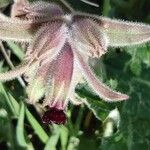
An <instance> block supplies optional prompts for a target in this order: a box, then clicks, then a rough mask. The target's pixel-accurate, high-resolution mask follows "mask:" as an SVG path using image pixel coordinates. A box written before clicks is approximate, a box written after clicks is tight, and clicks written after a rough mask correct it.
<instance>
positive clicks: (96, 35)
mask: <svg viewBox="0 0 150 150" xmlns="http://www.w3.org/2000/svg"><path fill="white" fill-rule="evenodd" d="M72 40H73V42H74V43H75V44H74V45H75V46H76V49H77V50H79V51H81V52H82V53H83V54H86V53H88V55H90V56H93V57H100V56H101V55H103V54H104V53H105V52H106V50H107V45H108V40H107V37H106V36H105V35H104V34H103V33H102V32H101V30H100V29H99V26H98V25H97V24H96V23H95V22H94V21H92V20H90V19H84V18H82V19H79V18H76V17H74V23H73V25H72Z"/></svg>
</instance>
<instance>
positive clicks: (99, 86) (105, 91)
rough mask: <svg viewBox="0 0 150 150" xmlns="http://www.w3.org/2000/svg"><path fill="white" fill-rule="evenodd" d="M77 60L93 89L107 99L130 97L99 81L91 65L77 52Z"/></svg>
mask: <svg viewBox="0 0 150 150" xmlns="http://www.w3.org/2000/svg"><path fill="white" fill-rule="evenodd" d="M76 55H77V61H78V63H79V67H80V69H81V70H82V73H83V76H84V77H85V79H86V80H87V82H88V83H89V85H90V86H91V87H92V88H93V90H94V91H95V92H96V93H97V94H98V95H99V96H100V97H101V98H103V99H104V100H105V101H109V102H110V101H121V100H126V99H128V98H129V96H128V95H125V94H121V93H119V92H115V91H112V90H111V89H110V88H109V87H107V86H106V85H104V84H103V83H101V82H100V81H98V79H97V78H96V77H95V75H94V74H93V73H92V71H91V69H90V67H89V66H88V65H87V64H86V62H85V61H84V59H83V57H82V56H81V55H80V54H79V53H78V52H77V53H76Z"/></svg>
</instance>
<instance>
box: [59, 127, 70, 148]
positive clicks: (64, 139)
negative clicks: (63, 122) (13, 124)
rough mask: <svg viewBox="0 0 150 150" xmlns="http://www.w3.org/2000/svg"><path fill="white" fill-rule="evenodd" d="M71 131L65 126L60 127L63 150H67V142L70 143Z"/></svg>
mask: <svg viewBox="0 0 150 150" xmlns="http://www.w3.org/2000/svg"><path fill="white" fill-rule="evenodd" d="M68 136H69V131H68V129H67V128H66V127H65V126H61V127H60V141H61V149H62V150H66V147H67V142H68Z"/></svg>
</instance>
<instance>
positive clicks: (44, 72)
mask: <svg viewBox="0 0 150 150" xmlns="http://www.w3.org/2000/svg"><path fill="white" fill-rule="evenodd" d="M39 4H40V5H39ZM17 5H18V6H17ZM16 6H17V7H16ZM13 8H15V10H14V9H12V17H13V19H9V18H6V17H4V16H3V15H1V16H0V27H1V29H0V38H1V39H4V40H13V41H18V42H21V41H24V42H28V43H29V47H28V49H27V52H26V56H25V58H24V62H23V64H22V65H21V66H19V67H18V68H17V69H16V70H13V71H10V72H7V73H1V74H0V80H9V79H13V78H15V77H17V76H18V75H21V74H24V77H25V79H26V81H27V82H28V87H27V94H28V102H29V103H32V104H36V103H37V102H38V101H39V100H40V99H42V98H43V106H44V107H46V106H48V107H49V108H50V110H49V111H47V112H46V114H45V115H44V117H43V120H44V122H48V123H51V122H54V123H65V119H66V117H65V115H64V113H63V112H64V110H65V109H66V108H67V105H68V102H69V101H71V102H72V103H74V104H79V103H81V102H82V100H79V99H77V97H76V96H75V87H76V85H77V84H78V83H79V82H80V81H81V80H83V79H84V80H86V81H87V83H88V84H89V86H90V87H91V88H92V89H93V91H94V92H95V93H96V94H97V95H99V96H100V97H101V98H102V99H103V100H105V101H108V102H113V101H121V100H126V99H128V98H129V97H128V96H127V95H126V94H121V93H119V92H116V91H113V90H111V89H110V88H109V87H107V86H106V85H104V84H103V83H102V82H101V81H100V80H98V79H97V77H96V76H95V74H94V73H93V71H92V70H91V68H90V66H89V65H88V58H89V57H101V56H102V55H103V54H105V53H106V52H107V47H108V46H113V47H120V46H128V45H135V44H140V43H144V42H147V41H149V40H150V32H149V31H150V27H149V26H148V25H144V24H136V23H130V22H123V21H117V20H114V21H113V20H111V19H108V18H103V17H98V16H91V15H88V14H83V13H75V14H63V11H62V9H61V8H60V7H59V6H57V5H55V4H48V5H47V3H43V2H38V3H35V4H32V5H29V4H28V3H27V1H26V0H25V4H24V3H21V4H18V3H17V4H15V5H14V6H13ZM16 8H19V9H16ZM44 8H46V10H47V11H46V12H45V11H44ZM10 23H11V25H12V26H13V27H14V31H13V29H12V28H11V27H10V26H11V25H10ZM5 25H7V29H6V26H5ZM20 25H22V27H20ZM16 28H17V32H16V33H15V29H16ZM6 30H7V31H9V32H6V34H5V33H4V31H6ZM10 32H11V33H13V34H10ZM15 35H17V36H15ZM52 110H53V111H52ZM54 116H55V117H54ZM50 117H51V118H50Z"/></svg>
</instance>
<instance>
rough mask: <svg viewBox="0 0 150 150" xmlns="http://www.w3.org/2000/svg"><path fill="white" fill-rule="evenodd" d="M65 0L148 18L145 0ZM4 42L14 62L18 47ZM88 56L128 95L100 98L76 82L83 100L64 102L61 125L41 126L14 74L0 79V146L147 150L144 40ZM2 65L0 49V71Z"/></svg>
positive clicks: (148, 62)
mask: <svg viewBox="0 0 150 150" xmlns="http://www.w3.org/2000/svg"><path fill="white" fill-rule="evenodd" d="M47 1H48V0H47ZM53 1H54V0H53ZM91 1H92V0H91ZM68 2H69V3H70V4H71V6H72V7H73V8H74V9H75V10H79V11H82V12H88V13H91V14H98V15H103V16H107V17H110V18H118V19H123V20H129V21H139V22H144V23H148V24H149V23H150V0H93V2H95V3H96V4H99V7H94V6H90V5H88V4H85V3H83V2H81V1H80V0H68ZM11 3H12V1H11V0H1V1H0V7H1V8H2V10H5V12H6V13H7V12H9V10H10V7H9V4H11ZM6 6H7V7H6ZM5 7H6V9H5ZM4 46H5V49H6V51H7V52H9V55H10V58H11V60H12V62H13V64H14V65H16V64H18V63H19V62H20V61H21V59H22V57H23V55H24V54H23V51H22V50H21V49H20V47H18V45H16V44H14V43H12V42H8V43H6V42H5V43H4ZM92 62H94V63H91V67H93V68H94V70H95V73H96V75H97V76H98V77H99V78H101V79H102V80H103V82H105V83H106V84H107V85H109V86H110V87H112V89H115V90H117V91H121V92H123V93H127V94H128V95H129V96H130V99H129V100H128V101H125V102H118V103H106V102H104V101H102V100H101V99H100V98H99V97H98V96H97V95H95V94H94V93H92V92H91V91H90V89H89V88H88V87H87V85H86V83H85V84H79V85H78V86H77V88H76V92H77V93H78V94H79V95H80V96H81V97H82V98H86V100H87V103H88V105H80V106H73V105H72V104H70V105H69V106H68V111H67V115H68V123H67V124H66V125H65V126H63V125H50V126H46V125H43V124H42V122H41V119H40V117H39V115H38V113H37V110H38V108H37V109H35V108H33V106H29V105H27V104H26V103H25V99H26V94H25V91H24V89H23V88H22V87H21V85H20V84H19V82H18V81H17V80H14V81H11V82H7V83H5V84H4V83H0V149H2V150H5V149H12V150H24V149H27V150H28V149H29V150H32V149H36V150H43V149H44V150H84V149H86V150H150V44H144V45H140V46H139V47H137V46H136V47H130V48H128V47H126V48H117V49H109V51H108V53H107V54H106V55H105V56H103V57H102V58H101V59H94V60H92ZM8 69H9V66H8V64H7V62H6V60H5V59H4V57H3V55H2V53H1V52H0V71H5V70H8ZM112 110H113V112H115V117H114V115H113V117H111V116H112V114H114V113H113V112H112Z"/></svg>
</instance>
